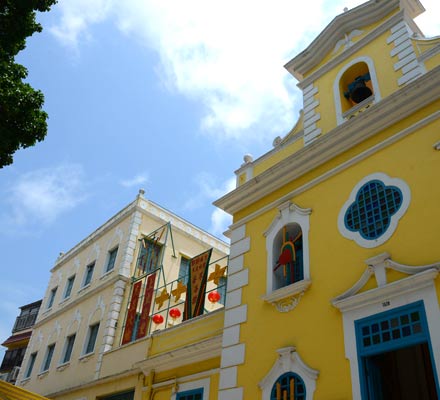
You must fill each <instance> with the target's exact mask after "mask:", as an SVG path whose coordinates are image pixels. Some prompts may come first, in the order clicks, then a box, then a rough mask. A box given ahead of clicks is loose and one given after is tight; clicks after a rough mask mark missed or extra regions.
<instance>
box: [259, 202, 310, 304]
mask: <svg viewBox="0 0 440 400" xmlns="http://www.w3.org/2000/svg"><path fill="white" fill-rule="evenodd" d="M278 211H279V213H278V215H277V216H276V217H275V218H274V219H273V221H272V223H271V224H270V226H269V228H268V229H267V230H266V231H265V232H264V236H265V237H266V254H267V261H266V263H267V265H266V295H264V296H262V299H263V300H264V301H266V302H268V303H271V304H272V305H274V306H275V307H276V308H277V310H278V311H280V312H287V311H290V310H292V309H294V308H295V307H296V306H297V305H298V303H299V301H300V299H301V297H302V295H303V294H304V292H305V291H306V290H307V288H308V287H309V286H310V284H311V280H310V261H309V230H310V214H311V212H312V210H311V209H310V208H301V207H299V206H297V205H296V204H294V203H292V202H290V201H288V202H286V203H283V204H281V205H280V206H279V207H278ZM293 223H296V224H298V225H299V226H300V228H301V231H302V238H303V244H302V245H303V275H304V279H303V280H301V281H298V282H295V283H292V284H291V285H288V286H284V287H281V288H278V289H274V288H273V286H274V279H273V259H274V242H275V237H276V236H277V234H278V232H279V231H280V230H281V229H282V228H283V227H284V226H286V225H288V224H293ZM295 296H296V297H295Z"/></svg>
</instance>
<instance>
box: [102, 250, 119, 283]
mask: <svg viewBox="0 0 440 400" xmlns="http://www.w3.org/2000/svg"><path fill="white" fill-rule="evenodd" d="M114 250H117V252H116V258H115V262H114V264H113V268H112V269H110V270H108V271H107V267H108V263H109V261H110V253H111V252H112V251H114ZM118 255H119V243H117V244H116V245H115V246H113V247H111V248H110V249H109V250H108V251H107V256H106V258H105V263H104V267H103V268H102V273H101V278H102V277H104V276H107V275H109V274H111V273H112V272H113V271H114V270H115V269H116V260H117V259H118Z"/></svg>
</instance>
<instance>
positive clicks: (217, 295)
mask: <svg viewBox="0 0 440 400" xmlns="http://www.w3.org/2000/svg"><path fill="white" fill-rule="evenodd" d="M220 297H222V296H221V295H220V293H219V292H217V291H216V290H214V291H213V292H210V293H209V294H208V300H209V301H210V302H211V303H217V302H218V301H219V300H220Z"/></svg>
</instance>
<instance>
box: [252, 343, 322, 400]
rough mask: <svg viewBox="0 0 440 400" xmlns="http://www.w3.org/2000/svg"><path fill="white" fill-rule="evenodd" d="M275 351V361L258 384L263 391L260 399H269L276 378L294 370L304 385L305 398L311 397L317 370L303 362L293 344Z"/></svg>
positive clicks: (308, 399)
mask: <svg viewBox="0 0 440 400" xmlns="http://www.w3.org/2000/svg"><path fill="white" fill-rule="evenodd" d="M277 353H278V359H277V360H276V361H275V363H274V365H273V366H272V368H271V370H270V371H269V373H268V374H267V375H266V376H265V377H264V378H263V380H262V381H261V382H260V383H259V384H258V386H259V387H260V389H261V391H262V393H263V396H262V399H263V400H269V399H270V395H271V392H272V387H273V385H274V384H275V382H276V381H277V379H278V378H279V377H280V376H281V375H283V374H285V373H286V372H294V373H295V374H297V375H299V376H300V377H301V379H302V380H303V382H304V385H305V387H306V400H311V399H313V395H314V393H315V389H316V380H317V379H318V375H319V371H317V370H315V369H312V368H310V367H309V366H308V365H307V364H305V363H304V361H303V360H302V359H301V357H300V356H299V354H298V352H297V351H296V349H295V347H293V346H292V347H283V348H281V349H278V350H277Z"/></svg>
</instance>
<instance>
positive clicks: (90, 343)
mask: <svg viewBox="0 0 440 400" xmlns="http://www.w3.org/2000/svg"><path fill="white" fill-rule="evenodd" d="M98 330H99V322H98V323H97V324H94V325H90V327H89V334H88V335H87V342H86V347H85V349H84V354H89V353H93V351H94V350H95V343H96V338H97V336H98Z"/></svg>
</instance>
